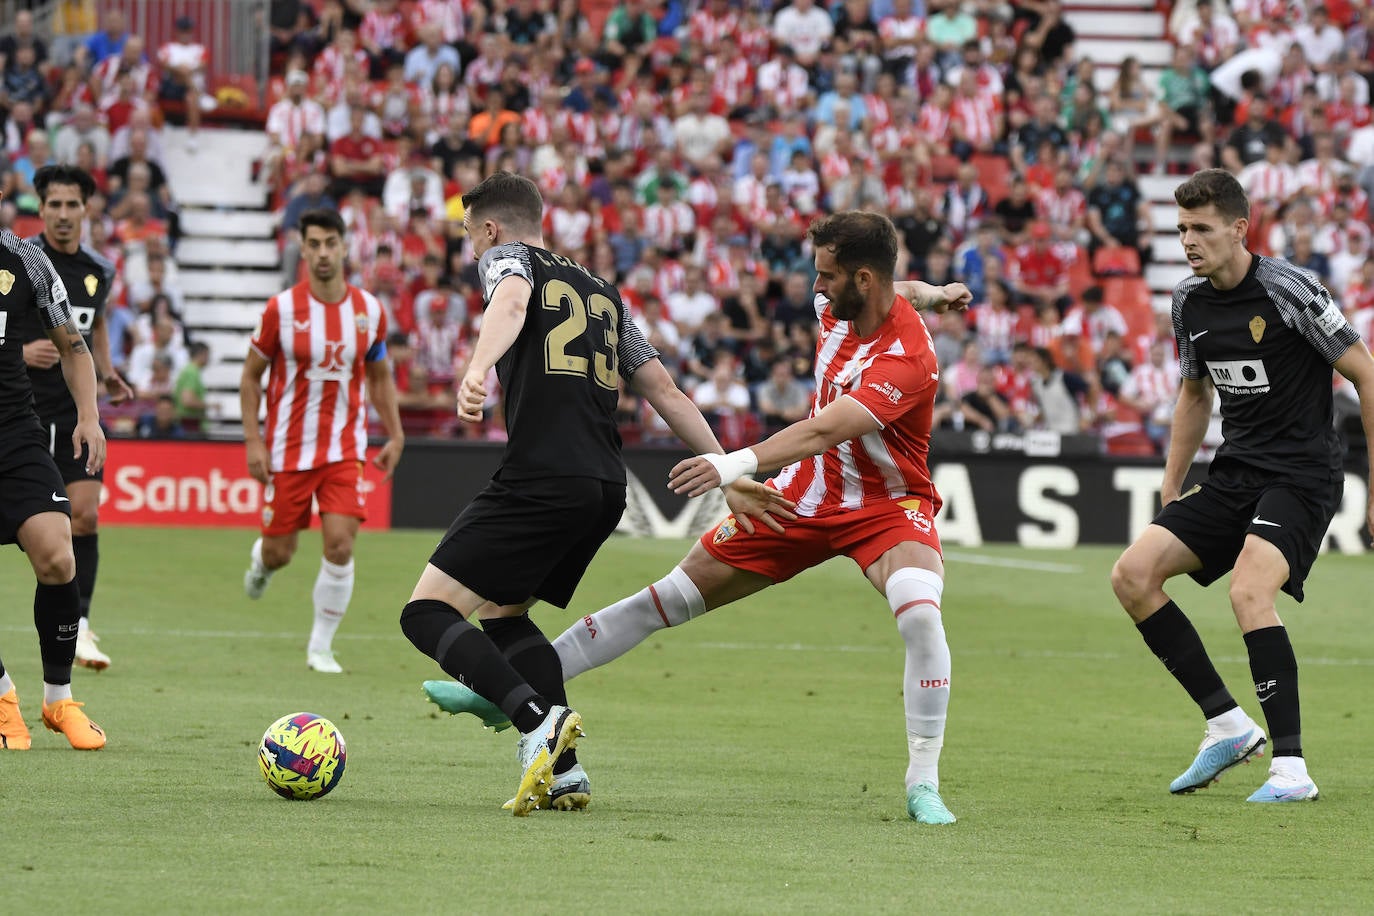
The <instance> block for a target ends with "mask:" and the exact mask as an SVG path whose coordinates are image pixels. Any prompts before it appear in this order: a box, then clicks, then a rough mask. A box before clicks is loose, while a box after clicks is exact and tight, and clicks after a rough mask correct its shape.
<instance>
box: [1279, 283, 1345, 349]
mask: <svg viewBox="0 0 1374 916" xmlns="http://www.w3.org/2000/svg"><path fill="white" fill-rule="evenodd" d="M1280 276H1281V277H1282V280H1279V281H1276V282H1275V283H1274V284H1273V286H1272V290H1273V296H1274V299H1275V303H1276V304H1277V305H1278V306H1279V311H1280V312H1281V313H1282V314H1283V316H1284V319H1285V320H1287V321H1289V322H1290V323H1291V324H1292V325H1293V329H1294V330H1296V331H1297V332H1298V333H1299V334H1301V335H1302V336H1303V339H1304V340H1306V341H1307V342H1308V344H1310V345H1311V347H1312V349H1314V350H1316V351H1317V352H1318V353H1320V354H1321V355H1322V359H1324V360H1326V362H1327V363H1328V364H1330V363H1334V362H1335V361H1336V360H1338V359H1340V358H1341V354H1343V353H1345V351H1346V350H1348V349H1349V348H1350V345H1351V344H1354V343H1359V341H1360V335H1359V333H1358V332H1357V331H1356V330H1355V329H1354V328H1353V327H1351V326H1350V322H1349V321H1347V320H1346V317H1345V314H1344V313H1343V312H1342V311H1341V307H1340V306H1339V305H1337V304H1336V302H1335V300H1333V299H1332V298H1331V293H1329V292H1327V289H1326V287H1325V286H1322V284H1321V281H1320V280H1318V279H1317V278H1316V275H1314V274H1311V273H1308V272H1307V271H1298V270H1293V271H1284V272H1282V274H1281V275H1280Z"/></svg>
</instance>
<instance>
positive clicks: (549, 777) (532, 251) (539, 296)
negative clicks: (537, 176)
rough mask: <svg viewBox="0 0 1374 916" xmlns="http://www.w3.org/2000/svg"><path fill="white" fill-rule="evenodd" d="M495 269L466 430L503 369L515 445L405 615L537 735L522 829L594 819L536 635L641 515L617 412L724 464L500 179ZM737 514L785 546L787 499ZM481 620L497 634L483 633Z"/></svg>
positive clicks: (487, 281)
mask: <svg viewBox="0 0 1374 916" xmlns="http://www.w3.org/2000/svg"><path fill="white" fill-rule="evenodd" d="M463 205H464V208H465V211H466V212H465V214H464V223H465V225H466V227H467V232H468V237H469V238H470V239H471V240H472V245H473V253H474V254H475V255H476V256H477V257H478V258H479V261H478V267H477V271H478V277H479V279H480V281H481V283H482V291H483V295H484V298H485V302H486V310H485V313H484V317H483V321H482V329H481V332H480V334H479V335H478V338H477V344H476V346H475V348H474V350H473V354H472V359H471V361H470V362H469V363H468V366H467V370H466V371H465V373H464V375H463V380H462V383H461V385H460V387H459V391H458V415H459V416H460V417H461V418H462V419H464V420H468V421H480V420H481V419H482V405H483V403H484V401H485V400H486V397H487V390H486V380H487V374H488V372H489V371H490V370H491V368H492V367H493V366H494V367H495V368H496V373H497V377H498V379H499V380H500V383H501V389H502V392H503V393H504V399H505V417H506V429H507V433H508V436H509V441H508V443H507V446H506V451H505V455H504V456H503V458H502V461H501V466H500V468H499V469H498V470H497V472H496V474H495V475H494V476H493V477H492V480H491V482H490V483H489V484H488V485H487V487H486V488H485V489H484V490H483V491H482V492H481V493H479V494H478V495H477V496H476V497H475V498H474V499H473V501H472V502H471V503H470V504H469V505H468V507H467V508H466V509H465V510H464V511H463V512H462V513H461V514H460V515H459V516H458V518H457V519H456V520H455V521H454V523H453V525H452V527H450V528H449V530H448V533H447V534H445V535H444V537H443V539H442V540H441V541H440V543H439V546H438V547H437V548H436V549H435V551H434V553H433V555H432V556H431V557H430V560H429V564H428V565H427V566H426V567H425V570H424V572H423V573H422V574H421V576H420V580H419V582H418V583H417V584H416V586H415V590H414V592H413V593H412V594H411V596H410V603H409V604H407V605H406V607H405V610H403V611H402V612H401V629H402V630H403V631H404V632H405V634H406V636H407V638H409V639H410V641H411V642H412V643H414V644H415V647H416V648H417V649H419V650H420V651H421V652H424V653H425V654H426V655H428V656H429V657H431V658H433V659H434V660H435V661H437V662H438V663H439V666H440V667H441V668H443V669H444V671H446V672H447V673H448V674H449V675H450V676H452V677H454V678H457V679H458V680H459V681H461V682H462V683H464V684H465V685H467V686H468V687H470V688H472V690H474V691H475V692H476V693H478V694H480V695H481V696H483V697H485V698H487V699H488V700H490V701H491V702H492V703H494V704H495V705H496V706H498V707H500V709H501V711H502V712H503V713H504V714H505V716H506V717H507V718H509V720H510V721H511V722H512V723H514V725H515V727H516V728H517V729H519V731H520V733H521V738H520V744H519V748H518V755H519V760H520V766H521V770H522V773H521V781H520V788H519V790H518V791H517V793H516V796H515V799H514V800H513V801H512V803H511V805H510V807H512V808H513V810H514V813H515V815H516V816H517V817H523V816H524V815H526V814H528V813H529V812H530V811H532V810H534V809H535V808H538V807H541V806H545V804H546V803H547V805H548V806H550V807H558V808H562V809H570V808H581V807H585V806H586V804H587V801H588V799H589V797H590V784H589V782H588V781H587V777H586V773H585V772H584V771H583V769H582V767H581V766H580V765H579V764H578V763H577V759H576V756H575V755H574V753H573V750H572V748H573V745H574V744H576V742H577V738H578V737H579V736H580V734H581V717H580V716H578V714H577V713H576V712H574V711H572V710H571V709H568V708H567V705H566V704H567V696H566V693H565V691H564V687H563V671H562V667H561V665H560V664H559V661H558V653H557V652H555V651H554V649H553V646H552V645H550V643H549V641H548V639H547V638H546V637H545V636H544V634H543V633H541V632H540V630H539V628H538V627H536V626H535V625H534V623H533V622H531V621H530V619H529V616H528V611H529V608H530V606H531V605H532V604H534V602H535V601H536V600H543V601H548V602H550V603H552V604H555V605H558V606H559V607H566V606H567V603H568V601H569V600H570V599H571V598H572V594H573V591H574V589H576V587H577V584H578V582H579V581H580V580H581V578H582V575H583V573H584V572H585V571H586V569H587V565H588V564H589V563H590V562H591V560H592V557H593V556H594V555H595V554H596V551H597V549H598V548H599V547H600V546H601V544H602V543H603V542H604V541H605V540H606V538H607V537H609V536H610V534H611V532H613V531H614V530H615V527H616V525H617V524H618V523H619V521H620V515H621V513H622V512H623V511H624V508H625V465H624V462H623V460H622V459H621V455H620V436H619V434H618V432H617V430H616V424H615V418H614V414H615V408H616V403H617V401H618V399H619V382H620V379H621V378H624V379H625V380H626V381H627V382H628V383H629V386H630V387H631V388H632V389H633V390H634V391H635V392H636V393H638V394H639V395H640V396H642V397H643V398H645V399H646V400H647V401H648V402H649V403H650V404H651V405H653V407H654V409H655V410H657V411H658V413H659V415H660V416H662V417H663V419H664V420H665V421H666V422H667V423H668V425H669V426H670V427H671V428H672V430H673V432H675V433H676V434H677V435H678V436H679V437H680V438H681V439H682V440H683V441H684V442H686V443H687V445H688V446H690V447H691V448H692V449H693V450H694V451H695V452H697V453H702V452H714V453H720V452H721V447H720V443H718V442H717V441H716V437H715V435H714V434H713V433H712V432H711V429H710V427H709V426H708V425H707V423H706V420H705V419H704V418H703V417H702V415H701V412H700V411H699V410H698V409H697V408H696V405H695V404H693V403H692V401H691V399H690V398H688V397H687V396H686V395H685V394H683V393H682V392H681V391H679V390H678V388H677V386H676V385H675V384H674V383H673V380H672V377H671V376H670V375H669V374H668V371H667V370H666V369H665V368H664V367H663V364H662V363H660V362H659V360H658V353H657V351H656V350H655V349H654V348H653V347H652V346H651V345H650V344H649V342H648V341H647V340H645V339H644V336H643V335H642V334H641V333H640V332H639V329H638V328H637V327H636V326H635V325H634V323H633V322H632V321H630V316H629V312H628V311H627V309H626V308H625V305H624V304H623V303H622V302H621V299H620V293H619V291H618V290H617V289H616V288H615V287H614V286H613V285H612V284H610V283H608V282H606V281H605V280H603V279H601V278H600V277H597V276H595V275H594V274H592V273H591V272H589V271H588V270H587V269H586V268H585V267H583V266H582V265H581V264H578V263H577V262H575V261H572V260H569V259H568V258H565V257H563V256H561V255H558V254H554V253H553V252H551V251H549V250H547V249H546V248H545V247H544V241H543V231H542V229H541V220H542V217H543V212H544V202H543V199H542V198H541V196H540V194H539V189H538V188H537V187H536V186H535V184H534V183H533V182H532V181H530V180H529V179H527V178H522V177H520V176H518V175H514V174H511V173H510V172H497V173H495V174H493V175H492V176H490V177H489V178H487V179H486V180H485V181H483V182H482V183H481V184H479V185H478V186H477V187H475V188H473V189H472V190H471V191H469V192H468V193H467V194H465V195H464V196H463ZM741 483H742V484H743V486H736V487H733V488H732V489H730V490H729V491H727V494H726V499H727V501H728V502H729V503H730V505H731V509H732V510H733V511H734V512H735V513H736V517H737V518H740V519H741V524H743V525H745V526H748V527H750V530H752V525H751V523H750V522H749V521H748V520H747V518H744V516H752V517H754V518H758V519H760V520H761V521H763V522H764V523H765V524H769V525H770V526H772V527H775V528H777V529H778V530H779V531H781V525H780V524H779V523H778V522H777V520H776V519H775V518H773V517H772V515H773V514H777V515H780V516H781V517H783V518H791V517H792V516H791V513H790V512H788V511H787V508H786V504H785V503H783V501H782V498H781V496H779V495H778V494H777V493H776V492H775V491H772V490H769V489H768V488H766V487H764V486H763V485H762V484H758V483H755V482H753V481H747V480H746V481H742V482H741ZM473 614H476V615H477V617H478V618H479V619H480V620H481V621H482V629H480V630H479V629H478V628H477V627H475V626H473V625H472V624H470V623H468V618H469V617H471V616H472V615H473Z"/></svg>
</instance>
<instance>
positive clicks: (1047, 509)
mask: <svg viewBox="0 0 1374 916" xmlns="http://www.w3.org/2000/svg"><path fill="white" fill-rule="evenodd" d="M1049 493H1053V494H1055V495H1057V496H1077V495H1078V475H1077V474H1075V473H1074V472H1073V471H1071V470H1069V469H1068V468H1065V467H1058V466H1056V465H1037V466H1033V467H1028V468H1026V470H1025V471H1024V472H1023V473H1022V474H1021V479H1020V480H1019V481H1018V482H1017V485H1016V502H1017V504H1018V505H1019V506H1020V507H1021V511H1022V512H1023V513H1025V514H1026V516H1027V517H1028V518H1030V519H1031V522H1023V523H1022V524H1020V525H1017V526H1016V542H1017V543H1018V544H1020V545H1021V546H1022V547H1061V548H1063V547H1073V546H1075V545H1076V544H1077V543H1078V512H1077V511H1075V510H1074V508H1073V506H1070V505H1068V504H1066V503H1062V502H1059V501H1057V500H1053V499H1050V498H1049V497H1048V496H1047V495H1046V494H1049ZM1035 522H1041V523H1044V524H1047V525H1049V528H1048V529H1046V528H1043V527H1041V525H1039V524H1035Z"/></svg>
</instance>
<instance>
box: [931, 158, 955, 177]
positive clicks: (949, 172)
mask: <svg viewBox="0 0 1374 916" xmlns="http://www.w3.org/2000/svg"><path fill="white" fill-rule="evenodd" d="M961 162H962V160H961V159H960V158H959V157H958V156H932V157H931V160H930V178H931V180H932V181H953V180H954V179H955V178H957V177H958V176H959V165H960V163H961Z"/></svg>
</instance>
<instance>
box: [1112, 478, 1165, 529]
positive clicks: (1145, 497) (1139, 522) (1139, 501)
mask: <svg viewBox="0 0 1374 916" xmlns="http://www.w3.org/2000/svg"><path fill="white" fill-rule="evenodd" d="M1163 480H1164V470H1163V469H1162V468H1126V467H1122V468H1116V469H1115V470H1113V471H1112V489H1114V490H1119V491H1121V492H1123V493H1125V494H1126V495H1127V500H1126V506H1127V509H1126V540H1128V541H1131V542H1134V541H1135V539H1136V538H1138V537H1140V534H1141V532H1143V531H1144V530H1145V528H1146V526H1148V525H1149V524H1150V522H1152V521H1154V517H1155V513H1157V512H1158V511H1159V487H1160V485H1161V484H1162V483H1163Z"/></svg>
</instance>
